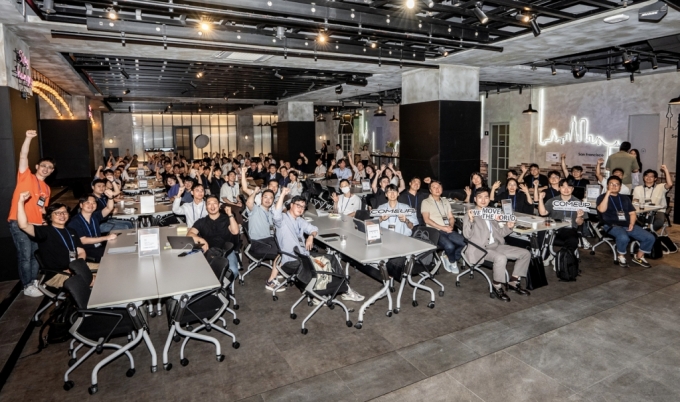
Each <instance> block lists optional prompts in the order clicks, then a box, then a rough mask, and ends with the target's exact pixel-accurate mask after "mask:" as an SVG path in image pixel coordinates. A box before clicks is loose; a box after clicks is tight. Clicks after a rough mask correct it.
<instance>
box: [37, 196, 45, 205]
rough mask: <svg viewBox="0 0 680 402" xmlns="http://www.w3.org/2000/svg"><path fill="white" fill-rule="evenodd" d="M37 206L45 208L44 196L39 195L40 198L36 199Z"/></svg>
mask: <svg viewBox="0 0 680 402" xmlns="http://www.w3.org/2000/svg"><path fill="white" fill-rule="evenodd" d="M37 204H38V206H39V207H40V208H42V207H44V206H45V196H43V195H41V196H40V198H38V201H37Z"/></svg>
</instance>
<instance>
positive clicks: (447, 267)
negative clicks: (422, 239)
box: [442, 255, 453, 272]
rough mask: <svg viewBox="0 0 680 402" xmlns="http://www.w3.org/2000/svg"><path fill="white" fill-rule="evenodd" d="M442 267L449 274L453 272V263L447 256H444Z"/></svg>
mask: <svg viewBox="0 0 680 402" xmlns="http://www.w3.org/2000/svg"><path fill="white" fill-rule="evenodd" d="M442 265H443V266H444V269H445V270H446V271H447V272H453V270H452V269H451V262H450V261H449V257H448V256H447V255H443V256H442Z"/></svg>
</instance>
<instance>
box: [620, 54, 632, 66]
mask: <svg viewBox="0 0 680 402" xmlns="http://www.w3.org/2000/svg"><path fill="white" fill-rule="evenodd" d="M621 58H622V59H623V64H628V63H630V62H631V61H632V58H631V57H630V54H628V52H623V54H622V55H621Z"/></svg>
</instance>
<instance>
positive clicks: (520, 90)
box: [519, 85, 522, 95]
mask: <svg viewBox="0 0 680 402" xmlns="http://www.w3.org/2000/svg"><path fill="white" fill-rule="evenodd" d="M519 94H520V95H522V86H521V85H520V86H519Z"/></svg>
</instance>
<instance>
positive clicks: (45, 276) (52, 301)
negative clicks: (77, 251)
mask: <svg viewBox="0 0 680 402" xmlns="http://www.w3.org/2000/svg"><path fill="white" fill-rule="evenodd" d="M33 255H34V256H35V259H36V261H38V286H37V288H38V290H40V291H41V292H42V294H44V295H45V297H46V298H47V303H45V305H44V306H42V307H41V308H40V309H39V310H38V311H36V313H35V314H34V315H33V319H32V320H31V321H32V322H33V325H35V326H36V327H40V326H42V325H43V322H42V320H41V319H40V316H41V315H42V314H43V313H44V312H45V311H46V310H47V309H48V308H49V307H50V306H51V305H54V306H55V307H56V306H58V305H59V304H60V303H61V302H63V301H64V300H65V299H66V293H65V292H64V291H63V290H62V289H57V288H54V287H52V286H47V285H46V284H45V283H46V282H48V281H49V280H50V279H52V278H53V277H54V276H56V275H64V276H67V277H70V276H71V274H70V273H68V272H64V271H59V270H52V269H49V268H47V267H46V266H45V264H44V262H43V260H42V257H41V256H40V250H36V251H35V253H34V254H33Z"/></svg>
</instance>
